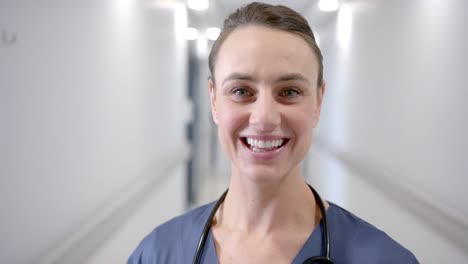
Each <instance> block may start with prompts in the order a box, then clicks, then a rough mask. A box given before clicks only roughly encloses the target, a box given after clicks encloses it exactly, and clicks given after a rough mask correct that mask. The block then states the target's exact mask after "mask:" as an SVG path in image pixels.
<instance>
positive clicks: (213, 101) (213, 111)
mask: <svg viewBox="0 0 468 264" xmlns="http://www.w3.org/2000/svg"><path fill="white" fill-rule="evenodd" d="M208 88H209V90H210V101H211V116H212V117H213V121H214V122H215V124H216V125H217V124H218V113H217V112H216V89H215V85H214V83H213V79H212V78H209V79H208Z"/></svg>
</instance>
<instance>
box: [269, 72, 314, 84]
mask: <svg viewBox="0 0 468 264" xmlns="http://www.w3.org/2000/svg"><path fill="white" fill-rule="evenodd" d="M285 81H301V82H305V83H309V80H308V79H307V78H306V77H304V75H302V74H300V73H288V74H285V75H282V76H280V77H279V78H278V79H276V82H285Z"/></svg>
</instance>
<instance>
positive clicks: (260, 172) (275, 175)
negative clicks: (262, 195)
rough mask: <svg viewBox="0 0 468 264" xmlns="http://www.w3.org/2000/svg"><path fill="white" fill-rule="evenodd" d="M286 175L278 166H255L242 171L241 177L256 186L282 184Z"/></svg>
mask: <svg viewBox="0 0 468 264" xmlns="http://www.w3.org/2000/svg"><path fill="white" fill-rule="evenodd" d="M285 174H286V173H282V172H281V170H279V169H278V168H277V167H276V166H265V165H254V166H248V167H246V168H243V169H241V171H240V176H241V177H242V178H246V179H248V180H250V181H251V182H253V183H256V184H274V183H279V182H281V181H282V180H283V179H284V177H285V176H286V175H285Z"/></svg>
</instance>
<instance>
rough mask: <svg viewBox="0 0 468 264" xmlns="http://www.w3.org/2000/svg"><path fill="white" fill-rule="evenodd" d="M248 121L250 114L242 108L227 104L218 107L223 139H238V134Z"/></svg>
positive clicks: (219, 127)
mask: <svg viewBox="0 0 468 264" xmlns="http://www.w3.org/2000/svg"><path fill="white" fill-rule="evenodd" d="M245 120H248V114H247V113H246V112H245V110H243V109H242V108H240V107H236V106H235V105H233V104H230V103H225V104H223V105H220V107H218V130H219V132H220V133H221V134H223V135H224V136H223V138H224V139H226V138H232V137H237V134H238V132H239V131H240V130H241V129H242V127H243V126H244V125H245V122H246V121H245Z"/></svg>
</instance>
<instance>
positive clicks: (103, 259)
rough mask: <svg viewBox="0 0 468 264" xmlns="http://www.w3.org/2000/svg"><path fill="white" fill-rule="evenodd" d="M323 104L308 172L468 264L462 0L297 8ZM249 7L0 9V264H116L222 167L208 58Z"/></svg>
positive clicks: (211, 193) (18, 1) (218, 185)
mask: <svg viewBox="0 0 468 264" xmlns="http://www.w3.org/2000/svg"><path fill="white" fill-rule="evenodd" d="M267 2H270V3H275V4H277V3H282V4H285V5H288V6H290V7H292V8H294V9H296V10H298V11H300V12H301V13H302V14H303V15H304V16H305V17H306V18H307V19H308V20H309V22H310V24H311V26H312V28H313V30H314V32H315V34H316V36H317V39H318V42H319V46H320V47H321V49H322V51H323V54H324V58H325V59H324V64H325V73H324V74H325V79H326V81H327V84H328V85H327V93H326V95H325V100H324V109H323V111H322V118H321V121H320V124H319V127H318V129H317V130H316V131H315V136H314V140H315V142H314V143H313V146H312V149H311V151H310V153H309V155H308V156H307V158H306V160H305V161H304V163H303V171H304V175H305V176H306V177H307V180H308V181H309V182H310V183H312V184H313V185H314V186H316V188H317V189H318V190H319V191H320V192H321V194H322V196H323V197H325V198H326V199H327V200H329V201H332V202H334V203H336V204H338V205H340V206H342V207H344V208H346V209H348V210H350V211H352V212H353V213H355V214H357V215H358V216H360V217H362V218H364V219H365V220H367V221H368V222H370V223H372V224H373V225H375V226H377V227H378V228H381V229H383V230H384V231H386V232H387V233H388V234H389V235H390V236H392V237H393V238H394V239H396V240H397V241H399V242H400V243H401V244H403V245H404V246H405V247H407V248H409V249H410V250H411V251H412V252H413V253H414V254H415V255H416V256H417V257H418V259H419V260H420V262H421V263H468V198H467V192H466V190H465V186H467V185H468V177H467V176H468V175H467V173H468V158H467V156H468V154H467V150H468V140H467V135H468V119H467V115H468V110H467V109H466V101H467V100H468V91H467V87H466V84H467V83H468V72H467V68H468V49H467V48H466V47H468V27H467V25H468V1H465V0H348V1H345V0H340V1H330V0H328V1H327V0H320V1H319V0H309V1H307V0H294V1H292V0H291V1H286V0H285V1H267ZM245 3H247V1H244V0H236V1H233V0H209V1H208V0H204V1H202V0H190V1H182V0H180V1H177V0H172V1H171V0H100V1H91V0H83V1H68V0H65V1H63V0H62V1H59V0H44V1H32V0H0V34H1V35H0V155H1V157H0V162H1V163H0V214H1V217H0V262H1V263H10V264H24V263H43V264H45V263H67V264H68V263H125V262H126V259H127V257H128V256H129V255H130V253H131V252H132V251H133V249H134V248H135V247H136V246H137V244H138V243H139V242H140V240H141V239H142V238H143V237H144V236H145V235H147V234H148V233H149V232H150V231H151V230H152V229H153V228H154V227H155V226H157V225H159V224H160V223H162V222H164V221H166V220H168V219H169V218H171V217H173V216H175V215H177V214H180V213H183V212H185V211H187V210H189V209H190V208H193V207H195V206H198V205H200V204H203V203H205V202H208V201H212V200H214V199H216V198H217V196H218V195H219V194H220V193H221V192H222V191H223V190H224V189H225V188H226V187H227V183H228V180H229V162H228V161H227V160H226V158H225V156H224V154H223V153H222V150H221V149H220V147H219V145H218V143H217V138H216V127H215V126H214V124H213V122H212V120H211V115H210V109H209V97H208V88H207V77H208V75H209V74H208V67H207V55H208V52H209V49H210V46H211V44H212V43H213V40H215V39H216V37H217V36H218V34H219V28H220V27H222V21H223V18H224V17H225V16H226V15H227V14H229V13H230V12H232V11H234V10H235V9H236V8H237V7H239V6H240V5H242V4H245Z"/></svg>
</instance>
